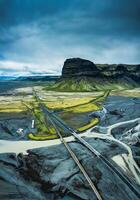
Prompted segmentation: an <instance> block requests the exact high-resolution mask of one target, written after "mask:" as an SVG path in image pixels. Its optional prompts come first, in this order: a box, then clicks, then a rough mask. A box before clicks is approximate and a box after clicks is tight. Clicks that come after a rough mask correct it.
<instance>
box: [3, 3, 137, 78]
mask: <svg viewBox="0 0 140 200" xmlns="http://www.w3.org/2000/svg"><path fill="white" fill-rule="evenodd" d="M139 49H140V0H0V75H19V74H20V75H39V74H48V75H49V74H60V73H61V70H62V67H63V63H64V61H65V59H67V58H71V57H81V58H85V59H89V60H91V61H93V62H94V63H116V64H117V63H127V64H139V63H140V50H139Z"/></svg>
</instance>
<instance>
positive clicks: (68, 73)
mask: <svg viewBox="0 0 140 200" xmlns="http://www.w3.org/2000/svg"><path fill="white" fill-rule="evenodd" d="M139 84H140V65H127V64H118V65H117V64H110V65H108V64H94V63H93V62H91V61H89V60H85V59H81V58H71V59H67V60H66V61H65V62H64V65H63V69H62V76H61V78H60V79H59V80H57V81H56V83H55V84H52V85H51V86H49V87H47V88H46V89H47V90H56V91H97V90H107V89H126V88H127V89H128V88H133V87H137V86H139Z"/></svg>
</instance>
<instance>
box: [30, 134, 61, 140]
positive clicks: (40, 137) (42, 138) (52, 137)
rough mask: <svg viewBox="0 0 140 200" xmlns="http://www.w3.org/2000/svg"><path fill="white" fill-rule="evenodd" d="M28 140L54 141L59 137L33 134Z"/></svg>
mask: <svg viewBox="0 0 140 200" xmlns="http://www.w3.org/2000/svg"><path fill="white" fill-rule="evenodd" d="M28 138H29V139H31V140H36V141H43V140H53V139H57V138H58V137H57V135H52V134H50V135H34V134H32V133H29V134H28Z"/></svg>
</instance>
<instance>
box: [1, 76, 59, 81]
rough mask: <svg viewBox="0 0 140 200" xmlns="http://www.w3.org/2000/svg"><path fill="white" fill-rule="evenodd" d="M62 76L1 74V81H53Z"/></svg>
mask: <svg viewBox="0 0 140 200" xmlns="http://www.w3.org/2000/svg"><path fill="white" fill-rule="evenodd" d="M58 78H60V76H19V77H15V76H0V81H53V80H57V79H58Z"/></svg>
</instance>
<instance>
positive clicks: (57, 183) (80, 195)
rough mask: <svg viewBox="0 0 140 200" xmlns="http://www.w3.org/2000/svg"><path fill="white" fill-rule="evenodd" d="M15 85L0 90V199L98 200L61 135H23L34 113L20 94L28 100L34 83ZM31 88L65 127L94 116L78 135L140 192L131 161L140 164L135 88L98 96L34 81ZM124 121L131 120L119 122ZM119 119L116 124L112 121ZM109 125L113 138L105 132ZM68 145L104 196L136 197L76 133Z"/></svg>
mask: <svg viewBox="0 0 140 200" xmlns="http://www.w3.org/2000/svg"><path fill="white" fill-rule="evenodd" d="M14 84H15V83H14ZM14 84H12V85H11V87H12V88H10V86H8V88H7V90H6V91H2V93H1V94H0V101H1V106H0V139H1V140H0V152H1V153H0V198H1V199H3V200H5V199H6V200H17V199H20V200H24V199H25V200H27V199H28V200H31V199H34V200H78V199H79V200H94V199H95V200H96V197H95V195H94V193H93V192H92V191H91V189H90V187H89V185H88V183H87V182H86V180H85V178H84V177H83V175H82V174H81V172H80V171H79V169H78V167H77V166H76V164H75V163H74V161H73V160H72V158H71V157H70V154H69V153H68V152H67V150H66V149H65V147H64V145H63V144H61V141H60V140H59V139H57V141H56V140H52V141H31V139H29V138H28V137H27V134H28V133H29V132H30V131H32V132H33V131H34V133H36V132H37V130H36V129H33V128H32V120H33V119H34V116H32V115H31V114H30V113H29V112H28V111H27V110H26V109H25V107H24V106H23V105H22V103H21V101H22V100H23V99H24V101H25V102H30V101H31V100H32V85H31V86H29V87H23V86H21V87H19V88H16V84H15V85H14ZM27 85H28V84H27ZM34 88H35V90H36V91H37V92H38V94H39V96H40V97H41V98H42V99H44V100H45V103H46V105H47V106H48V107H49V108H52V110H55V113H56V114H57V115H58V116H59V117H61V118H62V119H63V120H65V122H66V123H67V124H68V125H69V126H72V127H74V128H76V127H78V126H81V125H82V124H83V123H87V122H88V123H89V119H95V118H98V119H99V122H98V124H97V125H96V126H95V127H92V128H90V129H89V130H87V131H83V132H82V133H81V135H83V136H82V137H83V138H85V139H86V141H87V142H88V143H89V144H91V145H92V146H93V147H94V148H95V149H97V150H98V151H99V152H100V153H101V154H102V155H103V156H105V158H106V159H108V160H109V161H110V162H112V163H113V165H115V166H116V167H117V168H118V169H120V170H121V171H123V172H124V173H125V174H127V175H128V176H129V177H130V180H131V182H132V184H133V186H134V187H135V188H136V189H137V190H138V191H139V179H140V177H138V176H139V172H138V171H137V170H134V169H135V167H134V166H133V165H136V166H139V167H140V151H139V144H140V135H139V133H140V119H139V116H140V115H139V110H140V98H139V97H140V92H139V89H133V90H125V91H113V92H111V93H110V95H109V96H108V97H106V98H103V99H102V98H101V97H102V95H103V94H104V92H96V93H95V92H92V93H90V92H88V93H80V92H79V93H77V92H76V93H74V92H73V93H64V92H61V93H60V92H46V90H44V84H43V85H42V86H36V85H34ZM23 92H24V94H23ZM99 97H100V98H99ZM97 99H98V101H97ZM99 99H100V101H99ZM101 99H102V100H101ZM79 104H80V106H79ZM81 105H82V106H81ZM99 108H100V109H99ZM102 108H103V109H102ZM64 111H65V112H64ZM135 119H136V120H135ZM133 120H135V121H133ZM127 121H128V122H129V121H130V122H129V123H127V124H121V123H123V122H127ZM117 123H120V125H118V126H114V125H115V124H117ZM112 126H114V128H113V127H112ZM111 127H112V130H111V135H112V137H110V136H109V135H107V134H108V132H109V130H110V128H111ZM20 129H23V132H20ZM122 144H124V145H122ZM69 145H70V147H71V148H72V149H73V150H74V151H75V153H76V155H77V156H78V158H79V159H80V162H81V163H82V164H83V165H84V167H85V169H86V171H87V172H88V173H89V175H90V177H91V179H92V181H93V182H94V184H95V185H96V187H97V189H98V190H99V192H100V194H101V196H102V198H103V199H104V200H122V199H125V200H130V199H132V200H138V199H139V198H138V197H137V196H136V195H135V194H134V193H133V192H132V191H131V189H130V188H129V187H128V186H127V184H125V183H124V182H123V181H122V180H121V179H120V178H119V177H118V176H117V175H115V174H114V173H113V172H112V171H110V170H109V169H108V167H107V166H106V165H105V164H104V163H103V162H102V161H101V160H99V159H98V158H97V157H96V156H94V155H93V154H91V153H90V152H89V151H88V150H87V149H85V147H84V146H83V145H81V144H80V143H78V142H76V141H75V139H74V138H71V139H69ZM129 148H130V149H129ZM29 149H30V150H29ZM128 150H129V152H128ZM131 150H132V155H131ZM135 162H136V163H135ZM133 167H134V169H133ZM133 170H134V171H133ZM116 192H117V195H116Z"/></svg>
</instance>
